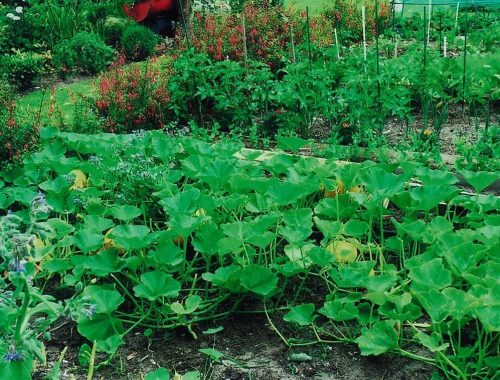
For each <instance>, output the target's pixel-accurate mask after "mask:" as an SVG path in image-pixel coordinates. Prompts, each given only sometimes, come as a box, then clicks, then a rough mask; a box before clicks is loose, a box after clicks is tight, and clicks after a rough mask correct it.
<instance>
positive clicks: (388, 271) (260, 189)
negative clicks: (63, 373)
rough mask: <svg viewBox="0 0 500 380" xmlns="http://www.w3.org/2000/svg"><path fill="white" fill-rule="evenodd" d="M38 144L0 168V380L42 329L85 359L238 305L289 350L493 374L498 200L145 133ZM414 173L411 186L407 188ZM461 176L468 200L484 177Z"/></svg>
mask: <svg viewBox="0 0 500 380" xmlns="http://www.w3.org/2000/svg"><path fill="white" fill-rule="evenodd" d="M42 136H43V137H44V139H45V143H44V149H43V150H41V151H40V152H38V153H35V154H33V155H31V156H29V157H28V158H27V159H26V160H25V163H24V165H23V166H22V167H18V168H12V169H11V170H6V171H3V172H2V174H1V181H2V182H1V184H2V188H1V190H0V191H1V197H0V200H1V201H2V203H1V208H2V211H1V212H2V216H1V217H0V218H1V222H0V225H1V226H2V228H1V231H2V235H1V236H2V239H1V241H2V245H1V248H2V250H1V254H2V263H1V265H2V270H3V271H5V273H6V276H5V277H4V278H3V280H2V281H3V287H4V292H3V293H2V298H1V300H2V301H1V302H2V303H1V310H2V313H3V315H4V318H3V319H2V330H1V331H2V336H3V339H2V342H3V344H2V347H1V349H2V356H3V360H2V362H1V365H2V373H7V374H11V376H13V377H14V378H16V377H17V378H27V377H29V374H30V372H31V371H32V370H33V368H34V362H35V361H38V362H41V363H43V362H44V354H43V352H44V350H43V344H44V343H43V342H45V343H46V344H47V342H49V341H50V337H49V336H47V335H45V336H43V333H44V331H46V330H47V328H48V326H51V325H53V323H54V321H56V320H61V319H63V320H64V319H68V320H71V321H73V323H75V324H76V326H77V331H78V333H79V334H81V335H82V336H83V337H85V338H86V339H87V340H88V341H89V345H90V346H85V347H91V352H93V353H94V354H93V355H92V357H91V358H92V360H95V352H96V351H97V352H101V353H106V354H107V355H108V357H109V358H112V357H113V355H114V354H115V353H116V351H117V349H118V348H119V347H120V345H122V344H123V341H124V340H125V339H127V336H128V334H130V332H131V331H133V330H134V329H137V328H150V329H153V330H156V329H160V330H161V329H174V328H177V327H181V326H184V327H185V328H187V329H189V330H191V329H193V328H194V326H196V324H197V323H200V322H202V321H204V320H211V319H217V318H222V317H224V316H227V315H229V314H231V312H232V311H234V310H237V309H238V308H239V307H240V305H242V304H244V302H252V303H253V304H256V305H258V307H259V308H261V309H263V310H264V312H265V313H266V314H267V315H268V318H269V320H270V321H272V318H274V317H273V314H272V311H273V310H274V309H277V308H279V307H283V306H284V307H286V308H287V309H288V310H289V311H288V313H286V314H285V315H284V317H283V318H284V320H285V321H287V322H289V323H290V324H295V325H298V326H301V328H311V329H312V331H313V332H314V334H313V338H312V339H311V340H308V341H303V340H300V341H297V340H296V339H293V338H292V337H288V336H286V334H285V333H282V332H280V331H277V333H278V334H280V336H281V337H282V339H283V341H284V343H285V344H287V345H289V346H293V345H301V344H312V343H325V342H351V343H356V344H357V345H358V346H359V348H360V350H361V353H362V354H363V355H380V354H383V353H387V352H396V353H399V354H401V355H404V356H408V357H411V358H413V359H416V360H422V361H424V362H426V363H430V364H432V365H434V366H436V368H438V369H440V370H441V371H442V373H444V374H446V376H447V377H449V378H457V379H466V378H477V379H480V378H481V379H484V378H491V377H492V376H493V374H494V373H495V372H496V368H497V367H496V364H495V363H496V362H495V356H497V355H498V347H499V346H498V340H499V334H498V333H499V330H500V326H498V320H499V318H498V299H497V298H498V297H497V295H496V290H495V289H496V287H497V286H498V273H497V272H498V268H497V267H498V248H499V245H500V241H499V234H498V230H499V228H500V226H499V223H498V216H499V215H498V209H499V208H500V207H499V206H500V205H499V199H498V197H495V196H492V195H490V196H481V195H477V196H470V195H461V194H460V189H459V188H457V187H456V179H455V177H454V176H453V175H451V174H447V173H445V172H441V171H435V170H430V169H426V168H424V167H422V166H421V165H418V164H415V163H411V162H402V163H401V165H402V166H403V167H404V168H405V171H404V172H403V174H400V175H397V174H394V173H393V171H394V168H395V166H394V165H384V164H374V163H370V162H367V163H364V164H347V165H341V164H338V163H336V162H335V161H324V162H322V161H319V160H317V159H313V158H301V157H299V156H292V155H287V154H277V155H275V156H271V157H270V158H267V159H264V160H263V161H258V160H257V161H254V160H255V159H256V158H257V157H256V153H255V152H253V151H245V150H242V145H241V143H237V142H226V143H216V144H209V143H206V142H203V141H200V140H196V139H192V138H172V137H168V136H166V135H164V134H162V133H159V132H150V133H141V134H135V135H121V136H120V135H110V134H108V135H98V136H86V135H78V134H73V133H61V132H57V130H56V129H51V130H44V131H42ZM293 142H295V144H296V143H297V141H296V140H289V139H286V138H283V140H282V142H281V144H283V146H286V147H289V146H293ZM291 144H292V145H291ZM260 154H261V153H260V152H257V156H258V155H260ZM242 158H243V159H242ZM413 173H416V174H417V177H418V178H419V179H420V181H421V183H422V186H418V187H411V186H408V185H407V181H408V180H410V179H411V178H412V174H413ZM462 174H463V175H464V176H465V178H466V179H467V181H468V183H469V184H470V186H471V187H472V188H474V189H475V191H478V192H480V191H482V190H483V189H484V188H486V187H487V186H488V185H490V184H491V183H492V182H494V181H495V180H496V179H497V176H496V174H495V173H489V172H469V171H463V172H462ZM54 286H55V288H54ZM311 287H313V288H314V289H316V291H317V292H319V293H318V297H316V298H314V299H313V300H311V299H309V298H308V297H307V296H306V294H307V293H308V289H311ZM51 289H53V290H51ZM56 289H60V290H56ZM290 292H291V293H290ZM288 294H292V295H293V296H292V297H291V298H290V297H288V296H286V297H285V295H288ZM311 301H313V302H311ZM19 305H20V306H21V307H19ZM259 305H260V306H259ZM271 323H272V322H271ZM415 344H418V345H422V346H423V347H425V348H426V349H427V351H426V353H425V354H421V353H419V354H416V353H414V352H413V351H412V347H414V345H415ZM82 349H83V350H85V348H84V347H83V348H82ZM94 364H98V363H92V364H91V365H90V367H89V371H91V370H93V368H94Z"/></svg>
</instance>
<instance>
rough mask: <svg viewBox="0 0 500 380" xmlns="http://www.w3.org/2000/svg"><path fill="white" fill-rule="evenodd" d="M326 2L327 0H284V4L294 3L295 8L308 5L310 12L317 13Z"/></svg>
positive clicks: (303, 7)
mask: <svg viewBox="0 0 500 380" xmlns="http://www.w3.org/2000/svg"><path fill="white" fill-rule="evenodd" d="M326 2H327V0H286V1H285V4H287V5H295V6H296V7H297V9H306V7H309V11H310V12H311V13H312V14H318V13H319V12H320V11H321V8H322V7H323V4H324V3H326Z"/></svg>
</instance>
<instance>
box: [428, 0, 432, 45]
mask: <svg viewBox="0 0 500 380" xmlns="http://www.w3.org/2000/svg"><path fill="white" fill-rule="evenodd" d="M431 19H432V0H429V21H428V24H427V45H429V42H430V41H431Z"/></svg>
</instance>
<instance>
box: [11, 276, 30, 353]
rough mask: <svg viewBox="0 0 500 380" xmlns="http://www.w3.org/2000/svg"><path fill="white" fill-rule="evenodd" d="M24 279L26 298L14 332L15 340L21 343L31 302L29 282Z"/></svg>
mask: <svg viewBox="0 0 500 380" xmlns="http://www.w3.org/2000/svg"><path fill="white" fill-rule="evenodd" d="M22 281H23V288H24V299H23V304H22V306H21V310H20V311H19V316H18V317H17V322H16V330H15V332H14V342H16V343H20V342H21V332H22V329H23V326H24V323H25V320H26V314H27V312H28V305H29V303H30V298H31V297H30V292H29V285H28V282H27V281H26V279H25V278H23V279H22Z"/></svg>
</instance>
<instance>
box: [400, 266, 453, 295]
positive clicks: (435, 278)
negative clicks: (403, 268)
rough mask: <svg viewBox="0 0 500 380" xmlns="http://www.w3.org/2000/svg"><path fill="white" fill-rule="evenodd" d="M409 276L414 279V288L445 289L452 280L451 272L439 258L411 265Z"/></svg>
mask: <svg viewBox="0 0 500 380" xmlns="http://www.w3.org/2000/svg"><path fill="white" fill-rule="evenodd" d="M408 277H410V278H411V279H412V280H413V284H412V286H413V288H415V289H419V290H420V289H422V290H427V289H436V290H439V289H443V288H446V287H447V286H450V285H451V281H452V278H451V272H450V271H449V270H448V269H446V268H445V267H444V265H443V260H442V259H439V258H436V259H433V260H430V261H427V262H424V263H422V264H420V265H415V266H413V267H411V268H410V273H409V274H408Z"/></svg>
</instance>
